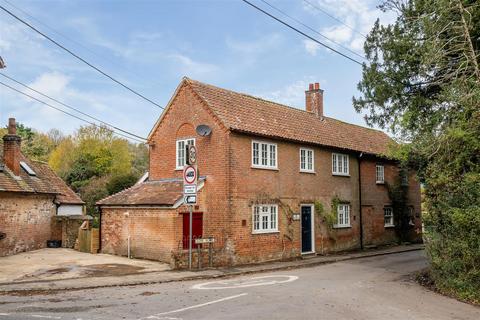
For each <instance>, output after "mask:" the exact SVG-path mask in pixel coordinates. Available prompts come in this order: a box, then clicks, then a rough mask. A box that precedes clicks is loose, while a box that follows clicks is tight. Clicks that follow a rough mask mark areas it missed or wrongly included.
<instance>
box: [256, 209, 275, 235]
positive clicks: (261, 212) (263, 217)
mask: <svg viewBox="0 0 480 320" xmlns="http://www.w3.org/2000/svg"><path fill="white" fill-rule="evenodd" d="M277 221H278V206H277V205H276V204H268V205H254V206H253V233H267V232H276V231H278V222H277Z"/></svg>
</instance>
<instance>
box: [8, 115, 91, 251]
mask: <svg viewBox="0 0 480 320" xmlns="http://www.w3.org/2000/svg"><path fill="white" fill-rule="evenodd" d="M1 140H2V141H0V257H2V256H7V255H11V254H15V253H19V252H24V251H29V250H35V249H40V248H44V247H46V244H47V240H61V241H62V243H63V244H64V246H70V247H73V245H74V243H72V242H74V241H75V240H74V239H76V237H75V235H74V233H75V231H76V230H77V229H78V224H79V223H81V222H82V221H83V220H85V219H87V218H86V216H85V215H84V202H83V201H82V200H81V199H80V198H79V197H78V196H77V195H76V194H75V192H73V191H72V190H71V189H70V188H69V187H68V186H67V185H66V184H65V182H63V180H62V179H61V178H60V177H58V176H57V175H56V174H55V173H54V172H53V170H52V169H51V168H50V167H49V166H48V164H46V163H43V162H40V161H33V160H30V159H28V158H26V157H25V156H24V155H23V154H22V153H21V151H20V144H21V138H20V137H19V136H18V135H17V134H16V124H15V119H9V126H8V134H6V135H5V136H4V137H3V139H1ZM72 233H73V238H74V239H73V240H72V239H71V238H72V235H71V234H72Z"/></svg>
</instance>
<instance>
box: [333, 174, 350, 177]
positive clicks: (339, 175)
mask: <svg viewBox="0 0 480 320" xmlns="http://www.w3.org/2000/svg"><path fill="white" fill-rule="evenodd" d="M332 176H337V177H350V174H342V173H332Z"/></svg>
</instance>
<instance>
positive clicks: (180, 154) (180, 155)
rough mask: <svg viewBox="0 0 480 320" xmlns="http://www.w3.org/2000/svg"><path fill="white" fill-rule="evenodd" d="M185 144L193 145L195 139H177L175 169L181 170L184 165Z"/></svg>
mask: <svg viewBox="0 0 480 320" xmlns="http://www.w3.org/2000/svg"><path fill="white" fill-rule="evenodd" d="M187 145H193V146H194V145H195V139H194V138H190V139H182V140H177V159H176V164H177V166H176V169H178V170H181V169H183V167H184V166H185V147H186V146H187Z"/></svg>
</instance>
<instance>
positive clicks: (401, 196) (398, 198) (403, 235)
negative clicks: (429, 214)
mask: <svg viewBox="0 0 480 320" xmlns="http://www.w3.org/2000/svg"><path fill="white" fill-rule="evenodd" d="M385 186H386V187H387V190H388V197H389V198H390V201H391V204H392V210H393V212H394V214H393V219H394V222H395V232H396V233H397V236H398V239H399V241H400V242H405V241H408V233H409V231H410V229H411V227H412V226H411V225H410V219H411V218H413V217H410V213H409V210H408V205H407V203H408V184H403V183H402V172H401V174H400V175H399V176H398V177H397V179H396V181H395V182H394V183H393V184H389V183H387V182H385Z"/></svg>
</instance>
